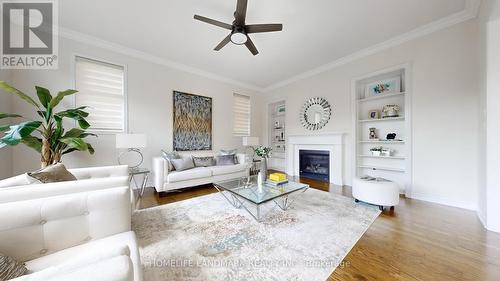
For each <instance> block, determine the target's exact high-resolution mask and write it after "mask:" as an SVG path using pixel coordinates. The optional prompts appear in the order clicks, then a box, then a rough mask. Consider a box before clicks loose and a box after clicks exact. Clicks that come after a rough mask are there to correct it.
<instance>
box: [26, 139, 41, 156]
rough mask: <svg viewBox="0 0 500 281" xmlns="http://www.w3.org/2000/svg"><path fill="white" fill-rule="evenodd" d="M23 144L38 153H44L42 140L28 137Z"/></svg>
mask: <svg viewBox="0 0 500 281" xmlns="http://www.w3.org/2000/svg"><path fill="white" fill-rule="evenodd" d="M22 143H24V144H25V145H26V146H28V147H30V148H33V149H34V150H36V151H37V152H38V153H41V152H42V139H39V138H35V137H34V136H26V137H24V138H23V140H22Z"/></svg>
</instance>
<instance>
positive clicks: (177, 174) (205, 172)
mask: <svg viewBox="0 0 500 281" xmlns="http://www.w3.org/2000/svg"><path fill="white" fill-rule="evenodd" d="M211 176H212V170H210V168H205V167H198V168H194V169H189V170H185V171H174V172H171V173H169V174H168V175H167V178H166V180H167V182H169V183H173V182H179V181H187V180H192V179H199V178H206V177H211Z"/></svg>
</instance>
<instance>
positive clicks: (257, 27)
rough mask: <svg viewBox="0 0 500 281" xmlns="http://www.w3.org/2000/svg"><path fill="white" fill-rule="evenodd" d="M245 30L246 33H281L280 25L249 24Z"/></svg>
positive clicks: (281, 26)
mask: <svg viewBox="0 0 500 281" xmlns="http://www.w3.org/2000/svg"><path fill="white" fill-rule="evenodd" d="M245 30H246V32H247V33H261V32H275V31H282V30H283V25H282V24H251V25H246V26H245Z"/></svg>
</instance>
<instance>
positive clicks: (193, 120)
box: [173, 91, 212, 151]
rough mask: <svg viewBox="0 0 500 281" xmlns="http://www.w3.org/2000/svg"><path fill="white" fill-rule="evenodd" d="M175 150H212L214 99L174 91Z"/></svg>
mask: <svg viewBox="0 0 500 281" xmlns="http://www.w3.org/2000/svg"><path fill="white" fill-rule="evenodd" d="M173 97H174V103H173V107H174V108H173V115H174V116H173V117H174V118H173V119H174V132H173V141H174V145H173V148H174V150H175V151H194V150H212V98H210V97H204V96H198V95H193V94H188V93H182V92H178V91H174V93H173Z"/></svg>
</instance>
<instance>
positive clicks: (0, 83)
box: [0, 81, 40, 107]
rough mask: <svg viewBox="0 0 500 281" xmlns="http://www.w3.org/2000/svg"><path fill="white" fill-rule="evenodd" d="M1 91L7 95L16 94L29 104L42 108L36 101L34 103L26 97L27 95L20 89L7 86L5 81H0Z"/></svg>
mask: <svg viewBox="0 0 500 281" xmlns="http://www.w3.org/2000/svg"><path fill="white" fill-rule="evenodd" d="M0 89H2V90H4V91H6V92H7V93H11V94H14V95H16V96H18V97H20V98H21V99H23V100H25V101H26V102H27V103H29V104H31V105H34V106H36V107H40V105H39V104H38V103H36V101H34V100H33V99H32V98H31V97H30V96H28V95H26V94H25V93H23V92H21V91H19V90H18V89H16V88H14V87H12V86H11V85H9V84H7V82H5V81H0Z"/></svg>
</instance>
